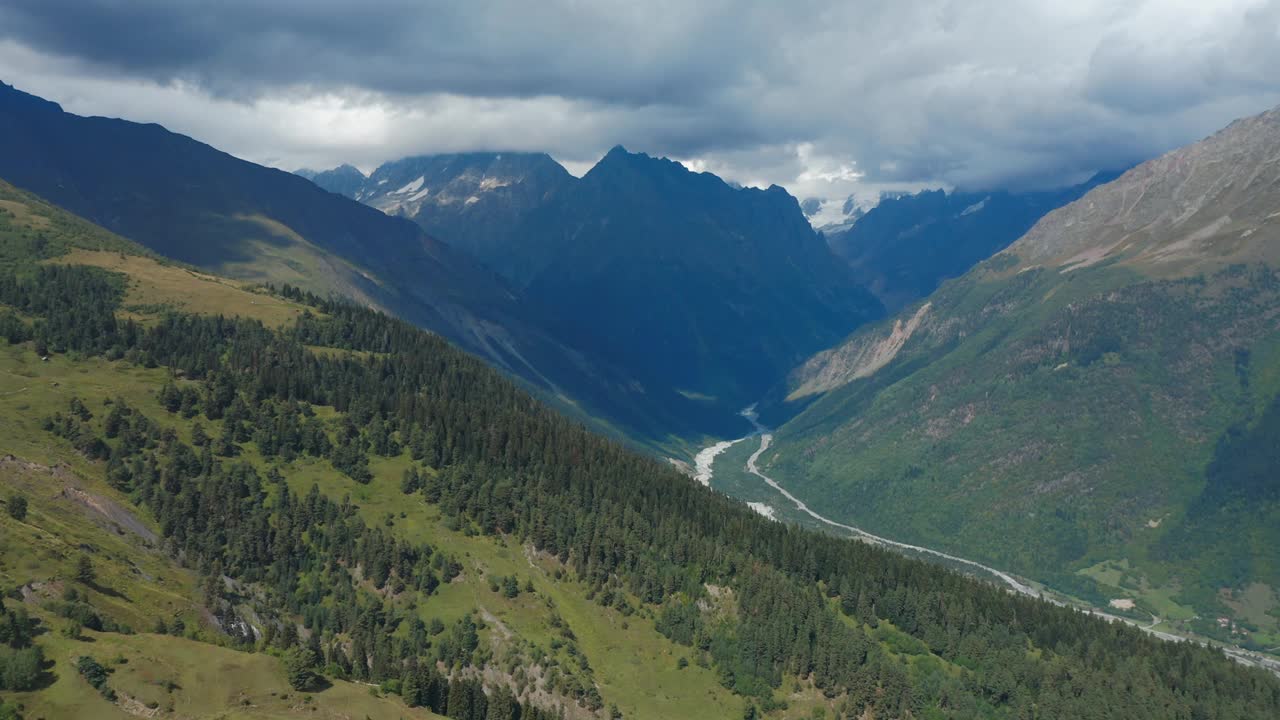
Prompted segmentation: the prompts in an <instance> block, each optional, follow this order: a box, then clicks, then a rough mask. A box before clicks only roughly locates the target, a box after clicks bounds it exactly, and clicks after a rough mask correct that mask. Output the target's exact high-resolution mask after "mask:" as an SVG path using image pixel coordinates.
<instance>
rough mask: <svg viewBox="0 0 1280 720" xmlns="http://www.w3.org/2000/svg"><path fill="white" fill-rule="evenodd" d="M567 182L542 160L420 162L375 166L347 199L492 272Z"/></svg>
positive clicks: (455, 157)
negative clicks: (525, 223) (525, 224)
mask: <svg viewBox="0 0 1280 720" xmlns="http://www.w3.org/2000/svg"><path fill="white" fill-rule="evenodd" d="M573 179H574V178H573V176H572V175H570V174H569V172H568V171H567V170H565V169H564V167H562V166H561V165H560V163H557V162H556V161H555V160H553V159H551V156H550V155H547V154H546V153H516V152H503V153H463V154H452V155H426V156H420V157H411V158H405V159H403V160H397V161H395V162H389V163H386V164H384V165H382V166H380V167H379V168H378V169H377V170H375V171H374V172H373V174H372V175H370V176H369V178H368V179H367V180H366V181H365V182H364V183H363V184H362V185H361V186H360V188H359V189H358V190H357V191H356V193H355V194H354V195H352V196H351V197H354V198H355V199H357V200H359V201H361V202H363V203H366V204H368V205H372V206H373V207H376V208H378V209H379V210H381V211H383V212H385V213H387V214H388V215H398V216H402V217H406V218H409V219H411V220H413V221H415V222H417V223H418V224H419V225H421V226H422V227H423V229H425V230H426V231H427V232H428V233H430V234H432V235H435V236H436V237H440V238H445V239H446V240H447V241H448V243H449V244H450V245H452V246H453V247H456V248H459V249H461V250H465V251H467V252H468V253H471V255H473V256H475V257H477V258H480V259H482V260H483V261H484V262H486V263H489V264H490V265H493V266H498V265H500V263H499V262H497V261H498V260H500V259H502V258H503V257H505V256H506V254H507V252H508V251H509V249H510V248H511V247H512V246H513V245H515V244H517V243H519V242H521V237H520V235H519V234H517V232H516V230H517V228H518V227H519V223H520V221H521V220H522V219H523V218H524V216H525V215H526V214H527V213H528V212H529V211H530V210H531V209H533V208H535V207H537V206H539V205H541V204H542V203H543V202H545V201H546V200H547V198H548V197H550V196H551V195H552V194H554V193H556V192H558V191H560V190H561V189H563V188H564V187H565V186H567V185H568V184H570V183H572V182H573ZM321 180H322V182H318V184H320V185H321V186H322V187H326V188H327V189H331V190H333V191H334V192H340V191H339V190H337V189H334V187H331V186H330V185H327V184H326V183H327V182H328V180H327V179H324V178H322V179H321ZM343 194H346V193H343Z"/></svg>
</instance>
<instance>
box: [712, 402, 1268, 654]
mask: <svg viewBox="0 0 1280 720" xmlns="http://www.w3.org/2000/svg"><path fill="white" fill-rule="evenodd" d="M740 414H741V415H742V417H744V418H746V419H747V421H748V422H750V423H751V425H752V427H754V428H755V431H754V432H752V433H751V434H749V435H746V436H744V437H740V438H738V439H737V440H726V441H722V442H718V443H716V444H714V445H710V446H708V447H706V448H703V449H702V450H701V451H700V452H699V453H698V454H697V456H696V457H695V466H696V470H695V472H696V474H695V478H696V479H697V480H698V482H700V483H702V484H703V485H708V486H710V485H711V478H712V476H713V469H714V464H715V459H716V456H717V455H719V454H721V453H723V452H724V451H725V450H728V449H729V448H730V447H733V446H734V445H736V444H738V443H740V442H744V441H746V440H750V439H751V438H755V437H758V438H759V439H760V447H758V448H757V449H756V450H755V452H753V453H751V457H749V458H747V466H746V470H747V472H749V473H751V474H752V475H755V476H756V477H758V478H760V479H761V480H762V481H764V483H765V484H766V485H768V486H769V487H771V488H773V489H774V490H776V491H777V492H778V494H780V495H782V496H783V497H784V498H786V499H787V500H788V501H790V502H791V503H792V504H793V505H795V507H796V509H797V510H799V511H800V512H802V513H804V514H805V515H808V516H809V517H811V518H813V519H814V520H816V521H818V522H820V523H822V524H824V525H827V526H828V527H832V528H836V529H839V530H843V531H845V532H847V533H849V534H850V535H852V536H854V537H856V538H858V539H860V540H863V541H866V542H871V543H875V544H877V545H882V546H885V547H891V548H895V549H898V550H903V551H907V552H914V553H920V554H922V555H929V556H932V557H936V558H940V559H942V560H946V561H948V562H952V563H956V564H959V565H963V566H965V567H969V568H972V569H974V570H978V571H981V572H983V573H987V574H989V575H991V576H992V577H995V578H997V579H999V580H1000V582H1001V583H1002V584H1004V585H1006V586H1007V587H1008V588H1009V589H1010V590H1012V591H1014V592H1017V593H1020V594H1022V595H1027V596H1030V597H1034V598H1040V599H1042V600H1046V601H1048V602H1051V603H1053V604H1055V605H1062V606H1067V605H1068V603H1066V602H1063V601H1061V600H1058V599H1056V598H1053V597H1050V596H1048V595H1046V594H1045V593H1043V592H1041V591H1040V590H1038V589H1036V588H1034V587H1032V586H1030V585H1028V584H1026V583H1024V582H1022V581H1020V580H1018V579H1017V578H1015V577H1013V576H1012V575H1010V574H1009V573H1007V572H1004V571H1003V570H997V569H996V568H993V567H991V566H989V565H983V564H982V563H979V562H976V561H973V560H969V559H967V558H962V557H957V556H955V555H951V554H948V553H944V552H942V551H940V550H934V549H933V548H927V547H923V546H920V545H912V544H909V543H904V542H898V541H896V540H890V539H888V538H884V537H880V536H879V535H875V534H873V533H869V532H867V531H866V530H863V529H861V528H858V527H854V526H852V525H846V524H845V523H841V522H836V521H835V520H832V519H831V518H828V517H825V516H823V515H820V514H819V513H817V512H815V511H814V510H813V509H812V508H810V507H809V506H808V505H807V504H805V502H804V501H802V500H801V499H800V498H798V497H796V496H795V495H792V494H791V492H790V491H788V490H787V489H786V488H784V487H782V485H780V484H778V482H777V481H776V480H774V479H773V478H771V477H769V476H768V475H766V474H764V472H762V471H761V470H760V466H759V464H758V463H759V460H760V457H761V456H762V455H764V454H765V453H766V452H768V450H769V446H770V445H771V444H772V443H773V431H772V430H771V429H770V428H767V427H765V426H764V425H762V424H761V423H760V417H759V415H758V414H757V413H756V406H755V405H751V406H750V407H748V408H746V409H744V410H743V411H742V412H741V413H740ZM748 505H750V506H751V507H752V509H754V510H755V511H756V512H759V513H761V514H762V515H765V516H766V517H769V518H771V519H774V512H773V509H772V508H770V507H769V506H768V505H765V504H763V503H748ZM1070 606H1071V607H1077V608H1078V609H1080V610H1083V611H1084V612H1087V613H1089V614H1091V615H1095V616H1097V617H1099V618H1103V619H1105V620H1112V621H1118V622H1123V623H1126V624H1129V625H1133V626H1135V627H1137V628H1140V629H1142V630H1144V631H1146V632H1148V633H1150V634H1152V635H1154V636H1156V637H1158V638H1161V639H1163V640H1169V641H1171V642H1184V641H1187V640H1192V638H1187V637H1183V636H1181V635H1174V634H1172V633H1167V632H1163V631H1160V630H1156V629H1155V626H1156V625H1158V624H1159V623H1160V618H1158V617H1155V616H1152V618H1151V623H1150V624H1143V623H1139V622H1137V621H1134V620H1131V619H1129V618H1123V617H1119V616H1117V615H1112V614H1110V613H1106V612H1102V611H1100V610H1097V609H1095V608H1091V607H1081V606H1078V605H1074V604H1071V605H1070ZM1193 641H1196V642H1203V641H1200V640H1193ZM1222 650H1223V651H1224V652H1225V653H1226V654H1227V655H1228V656H1230V657H1231V658H1232V659H1234V660H1236V661H1237V662H1239V663H1241V664H1244V665H1250V666H1254V667H1262V668H1265V669H1267V670H1270V671H1271V672H1273V673H1275V674H1276V675H1280V661H1276V660H1274V659H1272V658H1270V657H1267V656H1265V655H1261V654H1259V653H1255V652H1251V651H1249V650H1244V649H1243V648H1239V647H1233V646H1224V647H1222Z"/></svg>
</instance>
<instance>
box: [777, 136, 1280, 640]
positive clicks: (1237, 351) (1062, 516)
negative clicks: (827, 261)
mask: <svg viewBox="0 0 1280 720" xmlns="http://www.w3.org/2000/svg"><path fill="white" fill-rule="evenodd" d="M1276 147H1280V113H1277V112H1275V111H1273V112H1271V113H1268V114H1265V115H1263V116H1259V117H1257V118H1250V119H1248V120H1244V121H1239V122H1237V123H1236V124H1233V125H1232V126H1231V127H1230V128H1228V129H1226V130H1224V131H1222V132H1221V133H1219V134H1217V135H1215V136H1214V137H1212V138H1210V139H1208V140H1206V141H1204V142H1202V143H1199V144H1197V145H1194V146H1190V147H1188V148H1184V149H1182V150H1179V151H1177V152H1175V153H1172V154H1170V155H1169V156H1166V157H1164V158H1160V159H1158V160H1155V161H1152V162H1151V163H1147V164H1145V165H1143V166H1139V167H1138V168H1137V169H1135V170H1133V171H1131V172H1130V173H1127V174H1126V175H1125V176H1123V177H1122V178H1121V179H1120V180H1118V181H1116V182H1115V183H1112V184H1109V185H1104V186H1102V187H1100V188H1098V189H1096V190H1094V191H1092V192H1091V193H1089V194H1088V195H1086V196H1085V197H1084V198H1083V199H1081V200H1080V201H1078V202H1076V203H1074V204H1072V205H1069V206H1067V207H1066V208H1064V209H1062V210H1059V211H1056V212H1054V213H1051V214H1050V215H1048V216H1046V217H1045V219H1044V220H1042V221H1041V222H1040V223H1039V224H1038V225H1037V226H1036V227H1035V228H1034V229H1033V230H1032V231H1031V232H1030V233H1028V234H1027V235H1026V236H1024V237H1023V238H1022V239H1021V240H1019V241H1018V242H1017V243H1015V244H1014V245H1013V246H1012V247H1011V248H1010V249H1009V250H1007V251H1005V252H1003V253H1001V254H999V255H997V256H995V257H994V258H992V259H991V260H989V261H987V262H985V263H983V264H981V265H979V266H978V267H977V268H975V270H974V271H972V272H970V273H969V274H967V275H966V276H964V277H962V278H960V279H958V280H955V281H953V282H950V283H947V284H945V285H944V286H943V287H942V288H941V289H940V290H939V291H938V292H936V293H935V294H934V295H932V296H931V297H930V298H928V300H927V302H923V303H920V304H918V305H916V306H914V307H911V308H909V309H908V310H906V311H905V312H904V313H903V314H902V315H900V316H899V317H897V318H895V319H893V320H890V321H888V322H886V323H882V324H881V325H880V326H878V327H875V328H870V329H868V330H866V331H864V332H860V333H857V334H855V335H854V336H853V337H851V338H850V339H849V340H847V341H846V342H845V343H844V344H843V345H842V346H840V347H838V348H835V349H833V350H831V351H828V352H826V353H823V354H821V355H819V356H817V357H815V358H814V359H812V360H811V361H810V362H809V363H807V364H806V365H805V366H804V367H802V368H801V369H799V370H798V371H797V372H796V373H795V374H794V375H793V376H792V377H791V379H790V381H789V383H788V385H787V387H786V389H785V390H783V391H780V392H778V393H777V395H778V397H776V398H775V402H774V403H773V405H772V407H771V412H772V415H773V419H774V420H775V421H777V420H779V419H782V418H783V417H785V416H786V415H788V414H794V417H792V418H790V419H789V420H788V421H787V422H786V423H785V424H784V425H782V427H781V428H780V429H779V431H778V433H777V442H776V444H775V445H774V448H773V449H772V450H771V452H770V453H769V454H767V455H766V456H765V457H764V463H765V466H766V467H767V468H768V469H769V473H770V475H771V476H772V477H774V478H776V479H777V480H778V481H779V482H781V483H782V484H783V485H784V486H786V487H788V488H789V489H790V490H792V491H793V492H795V493H796V494H797V495H798V496H799V497H801V498H803V499H804V500H805V501H806V502H808V503H809V504H810V505H812V506H814V507H815V508H819V509H820V510H821V512H823V513H824V514H826V515H828V516H830V517H833V518H836V519H839V520H843V521H845V522H852V523H854V524H856V525H858V526H860V527H864V528H866V529H867V530H870V531H872V532H875V533H878V534H882V535H885V536H887V537H891V538H894V539H897V540H902V541H908V542H916V543H921V544H925V545H928V546H931V547H936V548H939V549H945V550H948V551H952V552H955V553H957V554H960V555H965V556H968V557H973V558H975V559H980V560H983V561H984V562H988V563H990V564H992V565H995V566H997V567H1001V568H1004V569H1007V570H1012V571H1014V572H1017V573H1020V574H1023V575H1026V576H1028V577H1031V578H1034V579H1037V580H1041V581H1044V582H1046V583H1048V584H1049V585H1050V586H1052V587H1054V588H1056V589H1059V590H1062V591H1065V592H1069V593H1072V594H1074V595H1076V596H1078V597H1080V598H1082V599H1085V600H1087V601H1089V602H1091V603H1094V604H1097V605H1102V606H1106V605H1107V604H1108V603H1109V601H1111V600H1121V601H1123V600H1126V599H1128V600H1133V601H1135V602H1136V604H1137V608H1136V609H1137V612H1138V613H1139V615H1140V616H1143V617H1145V616H1146V615H1147V614H1151V615H1155V616H1158V617H1159V618H1160V619H1161V620H1162V621H1164V622H1167V623H1170V624H1171V625H1172V626H1173V627H1177V628H1180V629H1183V630H1188V631H1195V632H1199V633H1205V634H1209V635H1211V636H1213V637H1215V638H1217V639H1220V640H1224V641H1228V642H1233V643H1239V644H1242V645H1244V646H1246V647H1250V648H1253V649H1274V648H1276V647H1277V646H1280V622H1277V619H1278V617H1280V594H1277V591H1278V590H1280V549H1278V548H1280V543H1278V542H1277V541H1278V540H1280V536H1277V535H1276V533H1277V528H1280V501H1278V500H1280V496H1277V488H1280V485H1277V482H1276V459H1277V458H1276V455H1275V452H1276V451H1275V448H1276V447H1280V442H1278V440H1280V436H1278V435H1277V429H1276V423H1277V413H1278V411H1277V409H1276V405H1277V402H1280V400H1278V398H1280V324H1277V317H1278V315H1277V313H1278V312H1280V273H1277V268H1280V225H1278V224H1277V222H1276V220H1277V218H1280V213H1278V212H1277V209H1278V208H1280V194H1278V193H1277V189H1278V188H1280V183H1278V182H1277V178H1276V171H1275V168H1274V167H1273V166H1272V165H1268V164H1267V162H1266V161H1265V160H1264V158H1266V157H1269V153H1270V152H1272V151H1270V150H1268V148H1276ZM782 395H785V396H786V397H785V399H784V398H783V397H781V396H782ZM1122 604H1123V603H1122ZM1218 618H1233V620H1231V621H1219V620H1218Z"/></svg>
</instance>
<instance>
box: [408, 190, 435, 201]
mask: <svg viewBox="0 0 1280 720" xmlns="http://www.w3.org/2000/svg"><path fill="white" fill-rule="evenodd" d="M430 194H431V188H422V189H421V190H419V191H418V192H416V193H414V194H413V195H410V196H409V199H408V201H407V202H414V201H416V200H421V199H422V198H424V197H426V196H428V195H430Z"/></svg>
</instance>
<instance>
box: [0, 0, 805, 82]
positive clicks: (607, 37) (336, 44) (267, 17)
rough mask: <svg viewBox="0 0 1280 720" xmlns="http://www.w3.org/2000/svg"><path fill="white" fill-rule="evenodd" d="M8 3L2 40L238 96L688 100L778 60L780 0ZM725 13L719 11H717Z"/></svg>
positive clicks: (0, 18) (0, 23) (0, 21)
mask: <svg viewBox="0 0 1280 720" xmlns="http://www.w3.org/2000/svg"><path fill="white" fill-rule="evenodd" d="M691 5H692V4H690V3H683V2H658V3H611V2H601V3H582V2H572V1H567V2H566V1H563V0H546V1H544V2H537V3H531V2H500V3H493V2H489V3H485V2H480V3H466V2H422V1H417V2H414V1H410V0H377V1H365V2H351V1H346V2H335V1H333V0H283V1H277V2H262V1H261V0H254V1H248V2H246V1H243V0H228V1H225V2H207V1H200V0H139V1H136V2H119V1H118V0H7V1H6V2H5V3H4V6H3V7H0V34H3V35H6V36H8V37H10V38H13V39H14V40H17V41H19V42H22V43H24V44H28V45H31V46H34V47H37V48H40V49H42V50H46V51H48V52H52V53H56V54H60V55H69V56H74V57H79V58H82V59H84V60H86V61H89V62H92V63H95V64H98V65H100V66H102V67H104V68H111V69H114V70H116V71H118V72H123V73H131V74H137V75H140V76H143V77H149V78H151V79H154V80H160V81H165V80H168V79H170V78H172V77H175V76H176V77H182V78H185V79H188V80H191V81H193V82H197V83H200V84H202V85H204V86H206V87H208V88H210V89H212V90H213V91H214V92H218V93H226V94H231V95H238V94H241V93H245V92H262V91H269V90H270V89H271V88H273V87H278V86H281V85H296V84H308V85H315V86H322V87H332V86H342V85H351V86H356V87H361V88H366V89H371V90H377V91H385V92H390V93H403V94H420V93H425V92H452V93H459V94H465V95H480V96H487V97H530V96H535V95H543V94H555V95H563V96H566V97H575V98H589V99H593V100H599V101H604V102H611V103H625V104H648V103H668V102H685V101H690V100H692V99H694V98H696V97H698V96H700V95H702V94H703V93H706V92H711V91H714V90H715V89H716V88H719V87H722V86H724V85H726V84H732V83H735V82H737V81H739V80H740V79H741V76H742V75H744V74H747V73H751V72H753V68H752V65H753V64H754V62H756V61H757V60H759V61H761V62H767V57H766V55H767V53H768V52H769V50H770V48H769V46H768V45H767V44H764V43H760V42H756V41H755V40H758V39H763V38H761V37H760V31H761V30H765V31H767V30H768V25H769V24H770V23H769V18H771V17H776V16H785V11H784V10H783V8H782V5H781V4H775V3H760V4H759V5H757V9H756V10H755V11H752V12H740V11H739V10H740V6H738V5H735V4H730V3H710V4H706V5H700V6H699V7H700V8H702V9H698V10H691V9H690V6H691ZM717 5H718V7H717Z"/></svg>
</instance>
